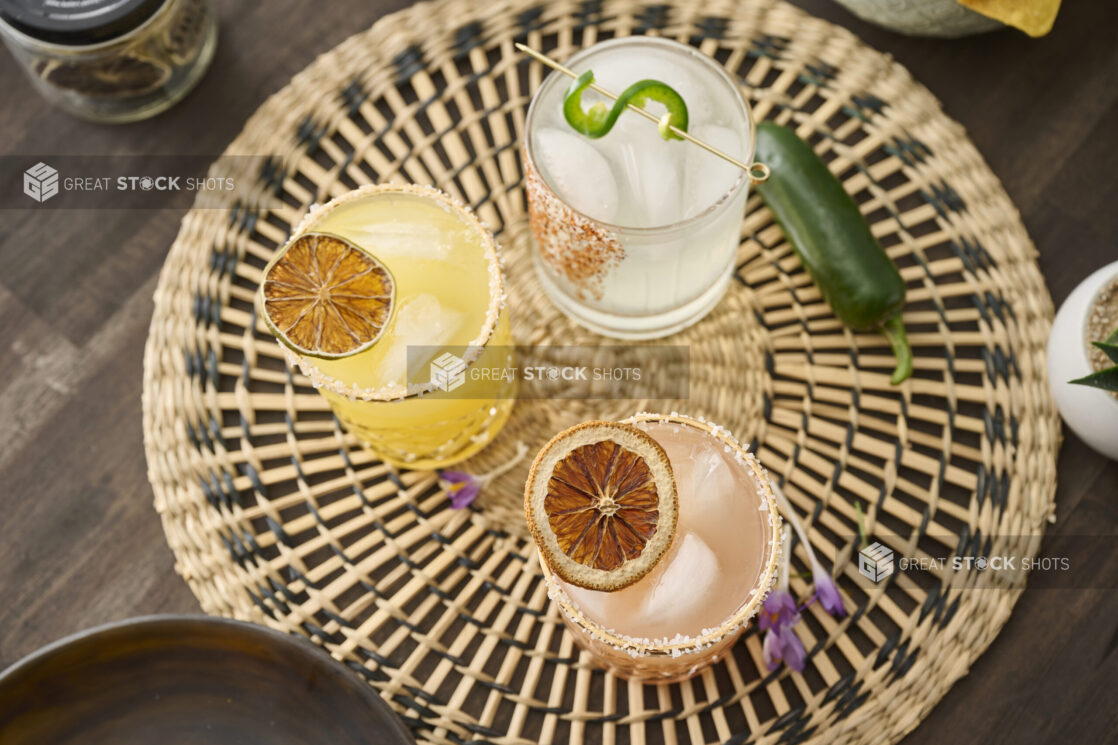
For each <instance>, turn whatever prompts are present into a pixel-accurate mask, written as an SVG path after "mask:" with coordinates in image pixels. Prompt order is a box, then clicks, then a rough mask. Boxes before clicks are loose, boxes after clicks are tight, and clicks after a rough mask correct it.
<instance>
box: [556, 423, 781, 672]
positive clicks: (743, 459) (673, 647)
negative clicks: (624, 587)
mask: <svg viewBox="0 0 1118 745" xmlns="http://www.w3.org/2000/svg"><path fill="white" fill-rule="evenodd" d="M622 422H623V423H625V424H639V423H641V422H656V423H660V424H671V423H675V424H683V425H685V426H690V427H694V428H695V429H699V430H702V431H704V432H706V433H708V434H710V435H712V436H713V437H716V438H717V439H719V440H720V441H722V442H723V443H724V444H725V445H726V446H727V447H728V448H730V450H731V451H732V452H733V453H734V460H736V461H737V462H738V463H739V464H741V465H742V466H745V467H747V468H749V469H750V471H752V472H753V476H754V478H755V479H756V481H757V485H758V487H759V488H760V491H761V492H762V496H763V497H764V498H763V499H762V501H761V505H760V507H759V509H760V511H761V512H768V514H769V528H770V534H769V538H768V546H769V551H770V553H769V560H768V562H767V563H766V565H765V571H764V572H763V573H762V575H761V578H760V580H758V582H757V585H756V586H755V587H754V588H753V589H752V590H750V591H749V596H748V597H749V600H748V602H746V604H745V605H743V606H742V607H741V608H740V609H739V610H738V611H737V612H736V613H735V614H733V615H732V616H730V617H729V618H727V619H726V620H725V621H723V622H722V623H721V624H719V625H718V626H716V627H713V628H708V629H703V630H702V631H701V632H700V633H699V635H698V636H688V635H685V634H676V635H675V636H674V637H671V638H668V637H663V638H657V639H647V638H643V639H642V638H637V637H632V636H628V635H626V634H622V633H619V632H618V631H616V630H614V629H609V628H606V627H604V626H602V625H601V624H598V623H595V622H594V621H591V620H590V619H589V618H587V617H586V616H585V615H583V614H582V612H581V611H580V610H579V609H578V606H577V605H576V604H575V603H574V602H573V601H572V600H571V599H570V597H569V596H568V595H567V593H566V592H565V591H564V590H563V588H561V587H559V585H558V584H556V580H555V578H554V577H553V576H552V574H551V572H550V571H548V569H547V566H546V564H545V563H544V562H542V561H541V562H540V566H541V567H542V569H543V574H544V579H545V581H546V582H547V596H548V597H549V598H551V599H552V600H553V601H555V603H556V604H557V605H558V606H559V608H560V610H561V611H562V612H563V614H564V615H565V616H566V617H567V618H568V619H570V621H572V622H573V623H574V624H576V625H577V626H578V627H579V628H580V629H582V630H583V631H584V632H586V634H587V635H588V636H590V638H591V639H594V640H595V641H598V642H601V643H603V644H608V645H609V646H611V647H613V648H614V649H616V650H617V651H619V652H625V653H627V654H628V655H630V656H631V657H634V658H636V657H642V656H655V657H659V656H670V657H680V656H683V655H688V654H695V653H698V652H702V651H703V650H705V649H707V648H709V647H712V646H714V645H715V644H717V643H719V642H721V641H722V640H724V639H725V638H726V637H727V636H729V635H730V634H732V633H734V632H735V631H737V630H738V629H739V628H741V627H743V626H744V625H745V624H746V623H748V622H749V621H750V620H751V619H752V618H753V617H754V616H755V615H757V611H758V610H759V609H760V607H761V604H762V603H764V601H765V598H766V597H768V594H769V592H770V591H771V590H772V588H773V586H774V585H775V584H776V579H777V568H778V567H779V566H780V561H781V542H780V530H781V524H782V520H781V517H780V510H779V509H777V505H776V496H775V495H774V494H773V490H772V485H771V482H770V480H769V475H768V473H767V472H766V471H765V468H764V467H763V466H762V465H761V462H760V461H758V460H757V457H756V456H755V455H753V454H752V453H750V452H749V451H747V450H746V449H745V448H743V447H742V446H741V444H740V443H738V441H737V439H735V438H734V436H733V435H732V434H731V433H730V431H729V430H728V429H726V428H725V427H722V426H720V425H718V424H714V423H713V422H708V421H706V419H704V418H703V417H701V416H700V417H698V418H693V417H689V416H686V415H683V414H679V413H678V412H675V411H673V412H671V413H670V414H667V415H665V414H655V413H652V412H646V411H640V412H637V413H636V414H634V415H633V416H631V417H629V418H628V419H623V420H622Z"/></svg>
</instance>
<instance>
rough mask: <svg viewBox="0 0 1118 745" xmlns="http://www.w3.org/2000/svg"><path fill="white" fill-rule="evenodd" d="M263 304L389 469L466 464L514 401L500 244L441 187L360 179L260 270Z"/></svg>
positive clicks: (293, 354) (294, 352)
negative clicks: (390, 465) (372, 182)
mask: <svg viewBox="0 0 1118 745" xmlns="http://www.w3.org/2000/svg"><path fill="white" fill-rule="evenodd" d="M261 306H262V309H263V311H264V313H263V314H264V316H265V319H266V320H267V321H268V323H269V326H270V327H271V329H272V331H273V332H274V333H275V334H276V336H277V338H278V339H279V340H280V341H281V342H283V344H284V349H285V352H286V354H287V358H288V361H289V362H290V363H291V364H293V365H298V367H299V368H300V369H301V370H302V371H303V373H304V374H306V375H307V376H308V377H309V378H310V379H311V381H312V382H313V383H314V385H315V387H316V388H318V389H319V391H320V392H321V393H322V395H323V396H325V397H326V399H327V400H328V401H329V402H330V405H331V406H332V407H333V409H334V413H335V414H337V416H338V418H339V419H340V420H341V421H342V423H343V424H344V425H345V426H346V427H347V428H348V429H349V430H350V431H351V432H352V433H353V434H354V435H356V436H357V438H358V439H360V440H361V441H362V442H363V443H365V444H366V445H367V446H369V447H370V448H372V449H373V450H374V451H375V452H376V453H377V454H378V455H380V456H381V457H382V458H384V459H385V460H387V461H390V462H392V463H394V464H397V465H403V466H408V467H412V468H438V467H442V466H445V465H448V464H450V463H453V462H456V461H459V460H462V459H463V458H467V457H469V456H470V455H472V454H473V453H476V452H477V451H478V450H480V449H481V448H483V447H485V445H486V444H488V443H489V441H490V440H492V439H493V436H494V435H495V434H496V433H497V431H498V430H499V429H500V428H501V426H502V425H503V424H504V422H505V420H506V419H507V418H508V414H509V411H510V410H511V409H512V404H513V400H514V394H515V382H514V380H515V379H514V376H512V375H511V374H508V375H502V374H500V371H502V370H506V371H507V370H509V369H510V368H511V364H512V359H511V356H510V355H511V347H510V346H509V345H510V337H509V323H508V315H507V312H506V311H505V291H504V282H503V279H502V276H501V267H500V262H499V259H498V254H497V246H496V243H495V241H494V240H493V236H492V235H491V234H490V233H489V231H487V230H486V229H485V227H484V226H483V225H482V224H481V222H480V221H479V220H478V219H477V218H476V217H475V216H474V214H473V213H472V212H470V211H469V210H468V209H467V208H466V207H464V206H463V205H461V204H459V203H458V202H456V201H455V200H453V199H451V198H450V197H448V196H447V195H446V194H443V193H442V192H439V191H437V190H435V189H431V188H427V187H420V186H401V185H389V184H386V185H381V186H369V187H363V188H361V189H357V190H355V191H352V192H349V193H348V194H345V195H343V196H341V197H338V198H337V199H334V200H332V201H331V202H329V203H328V204H326V205H323V206H321V207H318V208H316V209H314V210H312V212H311V213H310V214H309V215H308V216H307V218H306V219H305V220H304V221H303V222H302V223H301V224H300V225H299V226H298V227H297V228H296V230H295V232H294V234H293V237H292V239H291V241H289V243H288V244H287V245H286V246H285V247H284V249H282V250H281V251H280V252H279V253H278V254H277V257H276V258H275V259H273V260H272V262H271V263H270V264H269V265H268V267H267V268H266V269H265V279H264V282H263V283H262V284H261ZM448 355H449V356H448ZM433 363H434V364H433ZM478 370H484V371H485V372H486V374H485V375H478V374H474V373H476V372H477V371H478ZM432 373H434V375H432ZM439 373H442V375H441V376H440V375H439Z"/></svg>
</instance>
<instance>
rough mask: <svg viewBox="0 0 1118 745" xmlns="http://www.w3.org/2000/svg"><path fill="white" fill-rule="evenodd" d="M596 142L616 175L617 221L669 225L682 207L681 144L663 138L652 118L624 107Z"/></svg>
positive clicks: (631, 223)
mask: <svg viewBox="0 0 1118 745" xmlns="http://www.w3.org/2000/svg"><path fill="white" fill-rule="evenodd" d="M596 144H597V147H598V149H599V150H600V152H601V153H602V155H604V156H605V157H606V160H608V161H609V163H610V166H611V167H612V168H613V171H614V174H616V176H617V185H618V193H619V201H620V205H619V209H618V222H619V223H621V224H622V225H626V226H628V227H640V228H650V227H658V226H661V225H670V224H671V223H673V222H675V221H676V220H678V219H679V216H680V215H681V214H682V212H683V203H684V199H685V198H686V197H685V194H684V193H683V178H682V176H683V165H682V164H683V155H684V154H683V152H682V149H683V147H684V146H685V145H686V143H683V142H680V141H678V140H665V139H664V138H662V137H661V136H660V129H659V127H657V126H656V124H655V123H654V122H650V121H647V120H645V119H644V118H643V117H641V116H640V115H638V114H634V113H632V112H626V113H624V114H622V115H621V117H620V118H619V119H618V120H617V124H616V125H615V126H614V128H613V129H612V130H611V131H610V132H609V134H607V135H606V136H605V137H603V138H602V139H600V140H598V141H597V143H596Z"/></svg>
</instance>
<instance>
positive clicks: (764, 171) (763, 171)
mask: <svg viewBox="0 0 1118 745" xmlns="http://www.w3.org/2000/svg"><path fill="white" fill-rule="evenodd" d="M516 48H517V49H519V50H520V51H521V52H524V53H525V54H527V55H529V56H530V57H532V58H533V59H535V60H538V61H539V62H542V63H543V64H545V65H547V66H548V67H550V68H551V69H553V70H558V71H559V72H561V73H563V74H564V75H566V76H567V77H569V78H572V79H573V78H577V77H578V73H576V72H575V71H574V70H572V69H570V68H569V67H566V66H565V65H563V64H561V63H559V62H556V61H555V60H553V59H552V58H551V57H548V56H547V55H546V54H544V53H543V52H537V51H536V50H535V49H532V47H530V46H528V45H527V44H521V43H520V42H517V43H516ZM590 90H592V91H594V92H596V93H599V94H601V95H603V96H605V97H606V98H608V99H609V100H611V101H616V100H617V96H616V95H615V94H613V93H611V92H610V91H608V90H606V89H605V88H603V87H602V86H600V85H598V84H597V83H591V84H590ZM626 108H628V109H629V111H632V112H634V113H637V114H640V115H641V116H643V117H644V118H645V119H648V120H649V121H651V122H655V123H656V124H657V125H660V124H661V121H660V119H659V118H658V117H657V116H656V115H655V114H653V113H651V112H648V111H646V110H644V109H642V108H641V107H640V106H637V105H636V104H631V103H630V104H626ZM665 126H666V128H667V129H668V131H670V132H671V133H672V134H674V135H676V136H677V137H680V138H682V139H684V140H687V141H688V142H690V143H693V144H695V145H698V146H699V147H701V148H702V149H703V150H706V151H707V152H708V153H710V154H711V155H717V156H718V157H719V158H722V160H725V161H726V162H728V163H733V164H734V165H735V166H737V167H738V168H740V169H742V170H743V171H745V172H746V174H747V175H748V176H749V178H750V179H751V180H752V182H753V183H754V184H761V183H764V182H765V181H766V180H768V178H769V167H768V166H767V165H765V164H764V163H753V164H746V163H743V162H741V161H740V160H738V159H737V158H735V157H733V156H732V155H728V154H727V153H724V152H722V151H721V150H719V149H718V148H716V147H714V146H713V145H711V144H709V143H706V142H703V141H702V140H700V139H699V138H698V137H694V136H693V135H691V134H689V133H687V132H686V131H684V130H682V129H680V128H679V127H676V126H675V125H672V124H667V125H665Z"/></svg>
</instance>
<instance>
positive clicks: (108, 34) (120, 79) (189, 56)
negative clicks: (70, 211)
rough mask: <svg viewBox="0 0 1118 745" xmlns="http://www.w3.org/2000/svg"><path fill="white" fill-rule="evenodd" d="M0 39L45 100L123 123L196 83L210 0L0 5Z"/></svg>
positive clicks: (212, 37) (213, 40)
mask: <svg viewBox="0 0 1118 745" xmlns="http://www.w3.org/2000/svg"><path fill="white" fill-rule="evenodd" d="M0 36H2V37H3V39H4V42H5V44H7V46H8V48H9V49H10V50H11V51H12V54H13V55H15V57H16V59H17V60H19V61H20V63H21V64H22V65H23V68H24V69H25V70H26V71H27V73H28V75H30V76H31V79H32V81H33V82H34V84H35V86H36V87H37V88H38V89H39V91H40V92H41V93H42V94H43V96H45V97H46V98H47V99H48V100H49V101H51V102H53V103H56V104H58V105H59V106H61V107H62V108H64V109H66V110H67V111H70V112H71V113H74V114H77V115H78V116H81V117H84V118H86V119H91V120H94V121H101V122H128V121H135V120H137V119H145V118H147V117H150V116H154V115H156V114H158V113H159V112H161V111H164V110H166V109H167V108H169V107H170V106H171V105H172V104H174V103H175V102H177V101H178V100H179V99H181V98H182V97H183V96H185V95H186V94H187V93H188V92H189V91H190V89H191V88H193V87H194V85H195V84H197V83H198V81H199V80H201V78H202V76H203V74H205V71H206V68H207V67H208V66H209V64H210V60H212V59H213V53H214V47H215V46H216V45H217V18H216V15H215V13H214V12H213V7H212V5H211V0H81V1H80V2H75V0H0Z"/></svg>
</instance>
